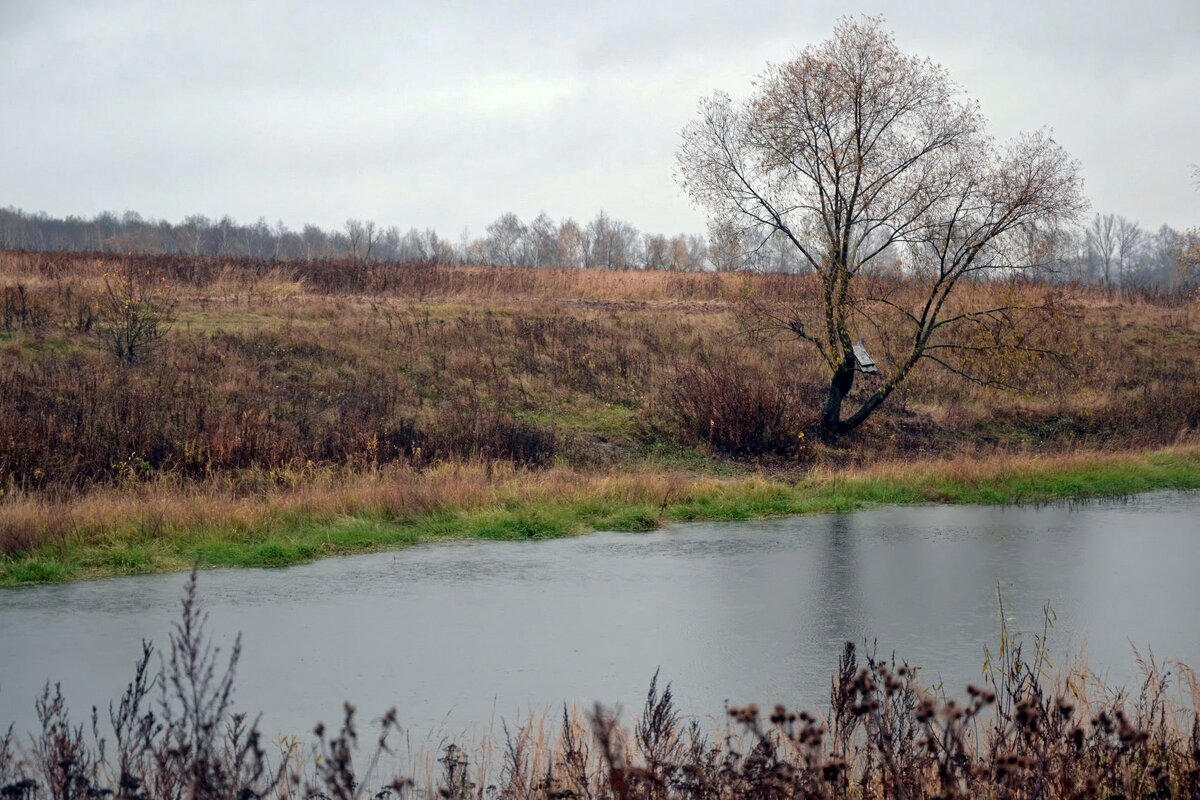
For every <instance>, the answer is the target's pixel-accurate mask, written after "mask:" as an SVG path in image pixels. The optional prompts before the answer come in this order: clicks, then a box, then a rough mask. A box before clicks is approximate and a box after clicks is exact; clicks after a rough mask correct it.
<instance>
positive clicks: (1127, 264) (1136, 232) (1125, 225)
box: [1115, 217, 1145, 284]
mask: <svg viewBox="0 0 1200 800" xmlns="http://www.w3.org/2000/svg"><path fill="white" fill-rule="evenodd" d="M1144 234H1145V231H1143V230H1142V229H1141V227H1140V226H1139V225H1138V224H1137V223H1136V222H1133V221H1131V220H1128V219H1126V218H1125V217H1117V230H1116V233H1115V238H1116V240H1117V271H1118V272H1119V273H1120V275H1121V283H1122V284H1125V283H1128V282H1129V280H1130V277H1131V276H1130V273H1131V272H1133V271H1134V270H1135V269H1136V268H1137V266H1138V264H1137V261H1138V254H1139V253H1140V251H1141V250H1142V246H1143V243H1144V240H1145V236H1144Z"/></svg>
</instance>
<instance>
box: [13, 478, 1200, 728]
mask: <svg viewBox="0 0 1200 800" xmlns="http://www.w3.org/2000/svg"><path fill="white" fill-rule="evenodd" d="M1198 572H1200V494H1196V493H1191V494H1188V493H1183V494H1178V493H1160V494H1151V495H1143V496H1139V497H1137V498H1134V499H1131V500H1129V501H1127V502H1120V503H1114V502H1103V503H1087V504H1075V505H1067V504H1056V505H1050V506H1044V507H1000V508H992V507H972V506H957V507H955V506H927V507H908V508H882V509H877V510H871V511H864V512H857V513H853V514H842V515H825V516H810V517H797V518H789V519H780V520H771V521H765V522H745V523H721V524H687V525H674V526H671V527H669V528H667V529H664V530H661V531H657V532H654V533H639V534H629V533H597V534H593V535H589V536H583V537H578V538H573V539H562V540H556V541H545V542H463V543H451V544H433V545H427V546H420V547H415V548H411V549H408V550H403V551H398V552H389V553H378V554H371V555H363V556H354V557H348V558H337V559H329V560H325V561H320V562H317V563H314V564H309V565H304V566H298V567H292V568H287V569H277V570H218V571H209V572H204V573H202V575H201V576H200V590H201V596H202V598H203V602H204V604H205V607H206V608H207V610H208V612H209V615H210V629H211V631H212V633H213V635H214V638H215V639H216V641H217V643H218V644H219V645H220V646H221V647H222V648H223V650H224V651H225V652H228V649H229V646H230V645H231V644H232V642H233V638H234V636H235V635H236V634H237V633H239V632H240V633H241V634H242V636H243V657H242V663H241V667H240V669H239V673H238V690H237V695H236V698H237V701H238V704H239V706H241V707H242V708H244V709H246V710H253V711H261V712H263V723H262V725H263V728H264V730H265V731H266V732H267V733H269V734H272V735H273V734H276V733H294V734H301V735H304V734H307V732H308V731H309V730H310V729H311V727H312V725H313V723H315V722H316V721H318V720H325V721H329V722H332V721H336V720H337V719H339V713H340V708H341V704H342V701H343V700H353V701H354V702H355V703H356V704H357V705H358V707H359V708H360V709H361V710H362V712H363V714H365V715H366V716H367V717H368V718H369V717H370V716H371V715H372V714H378V713H380V712H382V711H384V710H386V709H387V708H388V707H390V706H396V707H397V708H398V709H399V712H400V721H401V723H402V724H403V725H404V726H405V727H407V728H410V729H411V730H413V731H414V732H416V733H422V732H425V731H437V732H440V734H441V735H451V736H457V735H468V736H469V735H478V734H479V733H480V732H481V731H486V730H487V729H489V728H495V727H498V725H499V722H500V720H501V719H506V720H509V721H512V720H513V719H515V718H517V717H520V716H522V715H523V714H527V713H528V712H530V711H531V710H533V711H538V710H545V709H547V708H549V709H553V708H555V707H561V704H562V703H563V702H564V701H565V702H569V703H577V704H579V705H581V706H584V707H590V704H591V702H592V701H595V700H601V701H604V702H606V703H615V704H621V705H622V706H623V707H624V708H625V709H628V710H630V711H632V710H636V709H637V708H638V707H639V705H640V702H639V701H640V698H641V697H642V696H643V695H644V693H645V690H646V687H647V685H648V683H649V679H650V677H651V675H652V674H653V673H654V671H655V670H656V669H660V668H661V671H662V675H663V677H664V678H665V679H668V680H670V681H672V682H673V684H674V687H675V692H676V696H677V698H678V699H679V701H680V704H681V706H682V707H683V709H684V710H685V711H686V712H688V713H693V714H696V715H699V716H701V717H708V716H712V717H717V716H719V715H720V714H721V712H722V707H723V704H724V703H725V701H727V700H728V701H729V702H731V703H735V704H736V703H745V702H750V701H755V702H759V703H763V704H767V703H775V702H784V703H787V704H789V705H802V706H806V707H814V706H818V705H819V704H821V703H822V702H823V701H824V700H825V698H826V697H827V693H828V687H829V680H830V676H831V674H832V671H833V669H834V667H835V665H836V663H837V656H838V653H839V651H840V649H841V646H842V643H843V642H844V641H847V640H850V641H855V642H858V643H862V642H864V641H873V642H878V651H879V652H880V653H891V652H893V651H894V652H895V653H896V655H897V657H899V658H902V659H904V660H906V661H908V662H909V663H911V664H914V665H919V666H921V667H922V668H923V669H922V674H923V675H924V678H925V680H926V681H927V682H936V681H938V680H941V681H944V682H945V685H946V687H947V688H948V689H950V690H954V691H961V689H962V687H964V686H965V685H966V684H967V683H968V682H971V681H975V680H978V679H979V675H980V669H981V665H982V662H983V649H984V647H985V645H989V644H991V645H992V646H993V647H994V646H995V643H996V642H997V639H998V631H999V623H998V614H997V603H996V588H997V583H998V584H999V586H1000V589H1001V592H1002V594H1003V596H1004V598H1005V603H1006V608H1007V612H1008V616H1009V621H1008V624H1009V626H1010V628H1011V629H1014V630H1018V631H1024V632H1026V634H1027V635H1031V634H1033V633H1036V632H1039V631H1040V630H1041V625H1042V609H1043V607H1044V606H1045V605H1046V604H1047V603H1049V604H1050V605H1051V606H1052V607H1053V609H1054V612H1055V613H1056V622H1055V628H1054V630H1053V632H1052V642H1053V643H1054V646H1055V651H1056V652H1057V653H1058V654H1060V657H1061V656H1062V654H1065V653H1074V652H1078V651H1080V650H1081V649H1086V655H1087V662H1088V664H1089V665H1090V666H1091V668H1092V669H1094V670H1096V671H1097V672H1099V673H1100V674H1102V675H1106V676H1107V677H1108V678H1109V679H1110V680H1113V681H1116V682H1125V681H1128V680H1129V679H1130V678H1131V677H1132V676H1133V675H1134V674H1135V671H1134V654H1133V649H1132V648H1133V647H1135V646H1136V647H1138V648H1140V649H1142V650H1143V652H1145V651H1148V650H1152V651H1153V653H1154V655H1155V656H1156V657H1158V658H1163V659H1166V658H1179V659H1182V660H1184V661H1187V662H1189V663H1192V664H1196V665H1200V624H1198V620H1197V612H1200V581H1198V580H1197V574H1198ZM183 583H184V576H182V575H155V576H144V577H130V578H115V579H110V580H99V581H90V582H85V583H77V584H70V585H64V586H36V587H28V588H20V589H8V590H0V724H6V723H7V722H9V721H12V722H15V723H16V727H17V729H18V730H22V729H28V728H30V727H31V726H32V725H33V721H34V712H33V699H34V695H35V694H36V693H37V692H38V691H39V690H40V688H41V687H42V685H43V684H44V683H45V682H46V681H52V682H61V684H62V687H63V691H64V693H65V694H66V696H67V698H68V701H69V704H70V706H71V708H72V709H73V710H74V713H75V715H76V717H77V718H79V719H80V721H83V720H82V718H83V717H84V716H85V714H87V713H88V711H89V709H90V706H91V705H93V704H96V705H99V706H100V708H101V718H102V719H103V718H105V714H104V710H105V709H106V707H107V704H108V701H109V700H110V699H115V698H117V697H119V695H120V692H121V690H122V689H123V687H124V686H125V684H126V683H127V682H128V680H129V679H130V677H131V676H132V667H133V661H134V658H135V657H136V655H137V653H138V650H139V643H140V641H141V640H142V639H143V638H147V639H151V640H152V641H153V642H155V643H156V644H158V645H160V646H161V645H165V644H166V642H167V634H168V631H169V628H170V624H171V622H172V621H173V620H174V619H175V618H176V616H177V613H178V606H179V599H180V595H181V587H182V586H183Z"/></svg>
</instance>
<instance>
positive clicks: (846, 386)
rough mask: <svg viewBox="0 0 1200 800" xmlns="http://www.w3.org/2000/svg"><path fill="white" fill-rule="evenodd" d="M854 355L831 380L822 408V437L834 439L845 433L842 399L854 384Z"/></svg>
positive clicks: (844, 362) (827, 439)
mask: <svg viewBox="0 0 1200 800" xmlns="http://www.w3.org/2000/svg"><path fill="white" fill-rule="evenodd" d="M852 359H853V356H851V358H850V359H847V360H846V361H843V362H842V363H841V365H840V366H839V367H838V368H837V370H836V371H835V372H834V373H833V377H832V378H831V379H830V381H829V391H828V392H827V393H826V394H825V407H824V408H822V409H821V438H822V439H823V440H825V441H827V442H828V441H832V440H833V439H835V438H837V437H838V436H839V435H841V434H843V433H845V431H843V430H842V401H843V400H844V399H845V398H846V395H847V394H849V393H850V389H851V388H852V387H853V386H854V362H853V360H852Z"/></svg>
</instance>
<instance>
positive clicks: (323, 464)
mask: <svg viewBox="0 0 1200 800" xmlns="http://www.w3.org/2000/svg"><path fill="white" fill-rule="evenodd" d="M110 287H111V291H110ZM122 287H125V289H124V290H123V289H122ZM901 289H902V287H901ZM813 291H814V287H813V285H812V282H811V280H810V279H809V278H807V277H804V276H787V275H751V276H744V275H736V274H714V273H703V274H697V273H680V272H665V271H663V272H647V271H607V270H557V269H526V268H499V267H456V266H435V265H425V264H413V265H401V266H396V265H383V264H361V263H350V262H311V263H289V264H278V263H272V262H265V261H251V260H216V259H207V258H191V257H181V256H114V255H86V254H83V255H81V254H66V253H55V254H48V253H20V252H8V253H2V254H0V490H3V492H4V498H3V499H0V511H3V512H6V517H5V518H6V519H7V520H8V525H6V527H8V528H10V530H8V531H7V532H6V535H5V536H4V537H3V542H4V549H5V551H6V552H8V553H9V554H10V555H11V554H13V553H18V552H22V551H25V550H27V549H28V548H29V546H30V544H31V542H32V541H36V540H39V538H40V537H41V536H42V533H39V532H38V531H40V530H41V529H42V528H44V527H46V525H48V523H45V524H43V523H41V522H39V523H36V524H34V523H30V524H29V525H22V526H18V525H16V524H15V523H14V522H13V520H15V519H16V518H17V517H18V516H21V517H27V516H28V513H32V512H29V509H30V508H33V507H35V506H36V507H38V508H40V509H42V511H39V512H38V513H37V514H36V515H35V516H36V517H38V518H39V519H43V520H45V519H46V518H47V512H46V511H45V509H47V508H57V509H60V510H61V509H67V508H75V509H87V508H95V507H97V504H96V502H90V501H89V502H85V500H86V497H87V496H96V497H103V498H104V500H103V502H102V503H100V505H102V506H104V507H105V508H112V507H114V505H115V506H120V505H121V504H122V503H123V502H125V501H121V500H119V498H120V497H121V496H126V497H128V498H129V500H128V503H133V504H135V505H136V504H137V503H139V502H141V501H139V500H138V499H137V498H139V497H143V498H144V497H145V494H146V492H147V491H148V490H147V489H146V487H148V486H153V487H154V492H153V493H154V495H155V496H156V497H159V498H161V497H163V496H166V495H170V496H171V497H173V498H174V500H173V501H172V503H174V505H175V510H174V511H171V510H170V509H168V508H165V507H164V509H163V512H162V513H163V514H164V515H166V516H167V517H171V516H172V515H183V516H188V514H189V513H190V512H187V511H186V508H187V507H189V504H190V505H195V504H197V503H200V504H201V505H204V504H205V503H206V502H207V501H204V500H200V499H197V498H203V497H209V498H211V497H212V496H213V495H214V494H218V495H220V496H221V497H223V498H228V500H227V501H222V502H227V504H233V503H235V502H241V500H239V499H238V498H246V497H264V496H265V495H264V494H263V493H264V492H266V493H269V494H270V495H271V496H272V497H274V498H276V500H275V502H276V503H277V504H282V505H289V504H293V505H300V506H305V507H307V505H308V504H310V503H311V502H313V500H312V495H313V493H321V492H322V491H326V489H323V488H322V487H330V486H334V485H336V486H338V487H340V488H338V489H337V492H335V493H334V494H336V495H337V496H338V497H344V496H348V495H353V494H354V491H357V490H350V489H347V488H346V486H347V481H349V482H350V484H353V482H354V476H356V475H364V474H371V473H374V472H376V471H378V470H381V469H387V470H391V471H392V473H393V474H395V470H397V469H399V470H413V471H414V472H413V474H414V475H425V474H426V473H428V471H429V470H430V468H432V467H435V466H436V465H447V464H457V463H464V462H472V463H483V464H486V463H489V462H507V463H510V464H515V465H517V466H519V467H521V468H522V469H528V470H534V471H537V470H547V469H551V468H553V469H554V470H558V471H559V472H562V473H563V474H570V475H574V476H579V475H584V476H586V475H604V474H608V473H612V472H628V471H630V470H631V469H632V470H637V471H641V472H646V471H647V470H655V469H658V470H660V471H665V472H671V473H672V474H690V475H698V474H699V475H704V474H707V475H714V476H720V475H730V474H738V475H744V474H746V473H748V472H767V473H770V474H774V475H783V476H788V475H792V476H797V475H800V474H806V473H808V472H809V471H810V470H811V469H812V468H814V467H820V468H823V469H838V468H848V467H856V468H861V467H868V466H871V465H875V464H887V463H889V462H895V461H898V460H904V461H912V460H914V459H944V458H947V457H955V458H973V459H976V460H979V459H985V460H986V459H990V458H993V457H995V456H998V455H1006V456H1008V457H1017V456H1028V455H1038V456H1041V455H1047V454H1066V453H1073V452H1078V451H1081V450H1086V451H1094V450H1102V451H1121V450H1145V449H1153V448H1160V447H1164V446H1170V445H1173V444H1183V443H1188V442H1190V441H1192V440H1193V438H1194V434H1195V432H1196V431H1197V430H1198V429H1200V382H1198V381H1197V380H1196V376H1197V374H1198V367H1200V303H1198V302H1197V300H1196V298H1195V296H1189V295H1183V294H1173V295H1152V294H1145V293H1132V292H1128V293H1120V292H1118V291H1116V290H1108V291H1105V290H1099V289H1085V288H1078V287H1068V288H1063V287H1047V286H1043V285H1038V284H1003V285H1001V284H983V285H973V286H965V287H963V288H962V292H963V293H964V295H965V294H967V293H984V294H988V295H990V294H998V293H1004V294H1005V297H1009V298H1011V297H1012V296H1013V295H1014V294H1020V295H1024V296H1028V297H1030V298H1033V299H1035V300H1037V299H1044V298H1045V297H1049V296H1053V297H1054V299H1055V303H1056V306H1057V307H1058V308H1059V313H1058V316H1057V317H1056V321H1055V323H1054V326H1053V327H1051V328H1048V329H1046V330H1045V331H1043V332H1042V333H1041V335H1042V336H1043V337H1044V338H1045V339H1046V340H1047V341H1048V342H1049V343H1050V344H1053V345H1054V346H1055V347H1057V348H1058V349H1061V350H1062V351H1063V352H1064V353H1066V354H1067V355H1068V357H1069V360H1068V363H1069V368H1067V369H1054V370H1045V369H1042V368H1038V369H1036V370H1034V369H1030V368H1029V365H1023V364H1010V365H1005V368H1006V369H1007V370H1008V371H1009V376H1010V377H1012V378H1013V381H1014V382H1018V383H1020V384H1021V385H1022V386H1023V387H1025V388H1024V390H1022V391H1013V390H1010V389H999V388H995V387H989V386H982V385H978V384H973V383H969V382H966V381H963V380H961V379H959V378H957V377H955V376H953V375H950V374H949V373H947V372H945V371H944V370H942V369H941V368H940V367H938V366H937V365H934V364H923V365H921V366H920V367H918V368H917V370H916V371H915V372H914V373H913V374H912V376H911V377H910V379H909V380H908V382H907V383H906V384H904V386H903V387H902V388H901V390H900V391H899V392H898V393H897V394H896V395H894V396H893V397H892V398H891V400H890V401H889V403H888V404H887V405H886V406H885V407H884V409H883V410H882V411H881V412H880V413H879V414H877V415H876V416H875V417H873V418H872V419H871V420H870V421H869V422H868V423H867V424H866V425H865V426H864V427H863V428H862V429H861V430H859V431H857V432H856V433H855V434H854V435H852V436H850V437H848V438H846V439H845V440H844V441H843V442H841V443H839V444H838V445H836V446H830V445H825V444H820V443H817V442H816V441H815V437H814V436H813V435H812V427H813V424H814V422H815V420H816V416H817V413H818V410H819V402H820V398H821V392H822V389H823V376H822V373H821V371H820V370H819V369H818V367H819V364H818V361H817V359H816V358H815V357H814V355H813V354H812V353H811V352H810V351H808V350H805V349H802V348H801V347H800V346H799V345H798V344H797V343H796V342H794V341H787V340H786V339H784V338H780V337H775V338H770V337H758V338H751V337H749V336H747V335H746V334H745V333H744V330H743V325H742V324H741V319H742V316H741V314H740V311H739V310H740V309H743V308H744V307H745V304H746V302H747V300H748V299H749V300H753V299H755V298H760V299H761V298H779V297H788V298H796V299H797V301H798V302H800V301H803V300H804V298H806V297H809V296H811V294H812V292H813ZM983 299H985V300H987V299H989V298H983ZM130 307H132V308H133V311H132V314H131V313H130ZM147 309H149V310H151V311H153V310H154V309H158V310H160V311H161V312H162V319H161V320H156V321H158V322H159V323H160V331H159V332H160V335H159V336H158V338H156V339H155V338H154V337H153V335H151V336H150V337H149V342H148V343H147V345H146V346H145V348H144V349H143V348H141V347H139V348H138V349H137V352H136V357H135V358H133V359H131V360H132V361H133V362H134V363H127V361H126V360H122V359H121V358H119V357H118V355H117V349H116V348H114V335H115V334H119V333H121V331H122V330H125V329H127V328H129V327H130V326H131V325H136V324H141V323H142V322H144V321H145V320H144V319H143V318H142V317H139V314H142V315H143V316H145V313H144V312H146V310H147ZM151 316H153V315H152V314H151ZM131 320H132V321H131ZM883 335H884V336H886V331H885V332H884V334H883ZM881 341H882V340H881ZM880 347H883V345H880ZM856 391H862V390H861V389H856ZM440 474H443V475H445V474H448V473H447V472H446V470H444V469H443V470H442V473H440ZM488 474H489V476H490V475H491V471H490V470H489V471H488ZM331 476H333V477H331ZM575 479H577V478H572V480H575ZM426 482H427V481H426ZM164 487H165V488H164ZM329 491H332V490H329ZM438 491H442V490H441V489H439V490H438ZM114 498H118V499H114ZM189 498H190V499H189ZM283 498H286V499H283ZM330 502H333V503H334V504H335V505H340V504H342V503H343V502H346V503H351V504H352V503H353V500H352V499H350V500H344V499H343V500H338V501H333V500H332V499H331V500H330ZM47 504H49V505H47ZM6 505H7V506H8V508H7V509H5V506H6ZM435 505H437V504H435ZM20 509H25V511H20ZM229 510H230V513H234V512H233V510H232V509H229ZM17 512H20V513H17ZM14 514H16V516H14ZM106 514H107V512H106V513H104V514H100V516H101V517H106ZM55 516H59V517H64V516H69V514H64V513H59V512H55ZM18 528H25V529H26V533H24V534H20V533H19V531H18V530H17V529H18Z"/></svg>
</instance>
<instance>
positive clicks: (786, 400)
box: [659, 358, 817, 458]
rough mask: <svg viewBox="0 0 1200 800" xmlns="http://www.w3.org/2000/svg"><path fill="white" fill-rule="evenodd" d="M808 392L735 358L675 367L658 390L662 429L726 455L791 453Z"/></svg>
mask: <svg viewBox="0 0 1200 800" xmlns="http://www.w3.org/2000/svg"><path fill="white" fill-rule="evenodd" d="M811 394H812V393H811V392H810V391H805V387H802V386H800V385H797V384H796V383H794V382H790V381H788V380H786V379H784V378H781V377H780V376H778V375H774V374H770V373H768V372H766V371H765V370H761V369H756V368H754V367H751V366H748V365H746V364H745V363H742V362H740V361H739V360H738V359H737V358H725V359H722V361H721V363H720V364H719V365H717V364H714V363H712V362H711V361H708V360H698V361H696V362H694V363H691V364H686V365H682V366H680V367H678V368H677V369H676V371H675V374H674V380H673V381H672V383H671V384H670V386H669V387H668V388H667V389H666V390H665V391H664V392H663V393H662V394H661V396H660V401H659V403H660V408H661V415H662V417H663V419H664V421H665V423H666V427H667V430H668V431H669V432H670V433H671V434H672V435H673V436H674V437H675V438H677V439H678V440H679V441H681V442H683V443H685V444H691V445H697V444H703V445H707V446H708V447H711V448H712V449H713V450H715V451H717V452H719V453H724V454H726V455H731V456H782V457H787V458H791V457H795V456H796V455H797V454H799V453H800V451H801V449H802V448H803V446H804V423H805V418H804V416H803V415H804V412H805V411H806V410H811V409H813V408H816V407H817V406H816V405H814V403H813V400H812V398H811Z"/></svg>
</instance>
